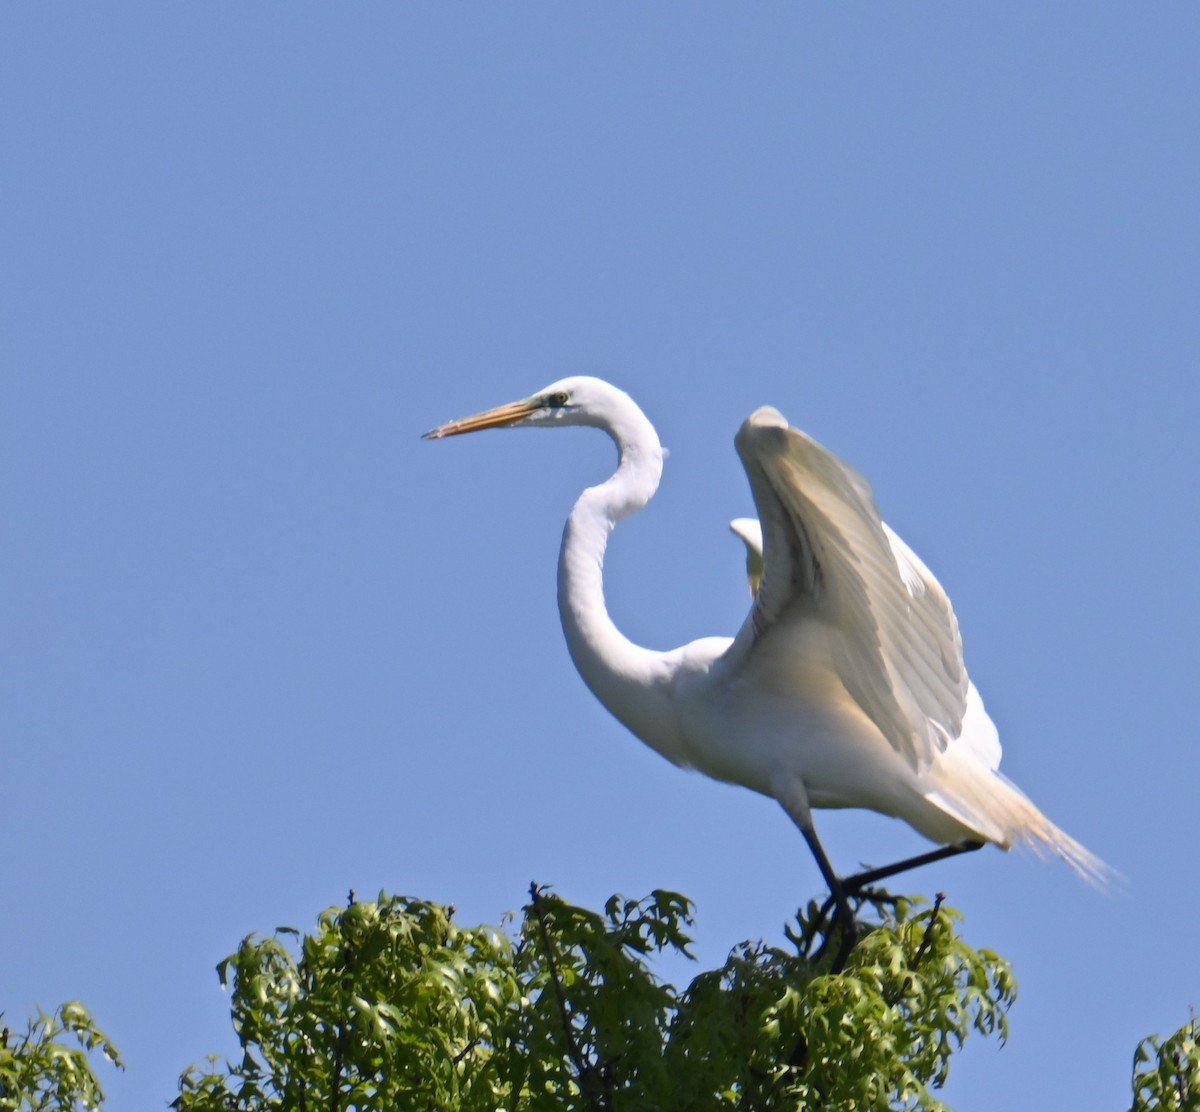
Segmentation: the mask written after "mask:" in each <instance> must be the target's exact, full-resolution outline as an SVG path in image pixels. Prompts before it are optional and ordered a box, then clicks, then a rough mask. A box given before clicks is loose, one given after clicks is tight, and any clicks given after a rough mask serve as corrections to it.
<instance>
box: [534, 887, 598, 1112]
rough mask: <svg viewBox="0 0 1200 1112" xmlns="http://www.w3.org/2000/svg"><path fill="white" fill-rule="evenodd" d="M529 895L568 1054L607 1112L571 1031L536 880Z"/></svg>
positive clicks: (582, 1083)
mask: <svg viewBox="0 0 1200 1112" xmlns="http://www.w3.org/2000/svg"><path fill="white" fill-rule="evenodd" d="M529 895H530V897H531V898H532V901H533V902H532V906H533V914H534V917H535V918H536V919H537V924H538V930H539V932H540V934H541V936H542V945H543V946H544V947H545V948H546V965H547V966H548V967H549V969H550V984H551V985H552V986H553V987H554V999H555V1000H556V1001H557V1002H558V1014H559V1018H560V1019H561V1020H562V1029H563V1038H565V1039H566V1041H567V1054H568V1056H569V1057H570V1059H571V1063H572V1064H573V1065H574V1066H575V1072H576V1074H578V1076H579V1087H580V1088H581V1089H582V1090H583V1091H584V1093H585V1094H586V1095H587V1098H588V1103H590V1104H591V1106H592V1107H593V1108H594V1109H596V1112H605V1109H606V1108H607V1102H606V1101H604V1100H603V1099H601V1096H600V1094H598V1093H597V1092H596V1091H595V1089H594V1087H593V1085H594V1079H593V1070H592V1067H591V1066H590V1065H588V1062H587V1059H586V1058H584V1056H583V1052H582V1051H581V1050H580V1049H579V1047H578V1046H577V1045H576V1043H575V1038H574V1036H573V1034H572V1031H571V1013H570V1011H569V1010H568V1008H567V1000H566V997H565V996H563V990H562V984H561V983H560V981H559V978H558V965H557V963H556V962H555V960H554V947H553V946H552V945H551V943H550V932H549V930H548V929H547V927H546V920H545V917H544V916H543V914H542V905H541V902H540V900H539V897H540V895H541V893H540V892H539V890H538V886H537V883H536V882H534V883H532V884H530V886H529Z"/></svg>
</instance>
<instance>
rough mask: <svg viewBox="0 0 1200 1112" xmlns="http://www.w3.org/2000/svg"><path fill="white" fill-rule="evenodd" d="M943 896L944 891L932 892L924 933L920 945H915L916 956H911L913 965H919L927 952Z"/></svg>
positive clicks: (944, 894)
mask: <svg viewBox="0 0 1200 1112" xmlns="http://www.w3.org/2000/svg"><path fill="white" fill-rule="evenodd" d="M945 898H946V893H945V892H937V893H935V894H934V897H933V910H932V911H931V912H930V913H929V922H928V923H926V924H925V935H924V937H923V938H922V939H921V945H920V946H918V947H917V953H916V956H915V957H914V958H913V965H920V964H921V959H922V958H923V957H924V956H925V955H926V954H927V953H928V952H929V946H930V944H931V943H932V942H933V926H934V924H935V923H936V922H937V921H938V912H940V911H941V909H942V901H943V900H945Z"/></svg>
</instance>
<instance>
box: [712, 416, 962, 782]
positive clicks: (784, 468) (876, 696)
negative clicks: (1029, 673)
mask: <svg viewBox="0 0 1200 1112" xmlns="http://www.w3.org/2000/svg"><path fill="white" fill-rule="evenodd" d="M735 443H736V445H737V450H738V454H739V455H740V456H741V457H742V462H743V464H744V465H745V468H746V474H747V476H748V477H749V480H750V489H751V492H752V494H753V495H754V502H755V505H756V506H757V508H758V515H759V519H760V521H761V526H762V545H763V571H762V580H761V583H760V585H759V588H758V593H757V595H756V596H755V601H754V606H753V608H752V609H751V612H750V616H749V617H748V618H747V619H746V622H745V624H744V625H743V627H742V630H741V632H739V634H738V636H737V638H736V640H735V641H734V643H733V645H732V646H731V647H730V649H729V651H728V653H727V654H726V665H727V666H729V667H732V668H734V669H736V668H738V667H739V665H740V664H742V663H745V661H746V660H747V659H748V658H749V657H750V656H751V655H752V654H754V653H755V652H756V651H762V650H761V645H762V642H763V641H764V640H765V639H767V638H768V635H769V634H770V632H771V631H772V630H773V629H776V628H778V627H782V626H785V625H787V624H788V623H793V622H795V623H800V622H811V621H819V622H821V623H822V624H823V625H824V626H825V627H826V628H827V629H828V630H829V631H831V633H832V634H833V636H832V637H830V638H828V639H827V643H828V644H829V645H830V646H831V649H830V652H831V654H832V659H830V660H829V662H828V663H829V665H830V666H831V667H833V668H834V669H835V670H836V672H837V673H838V675H839V677H840V678H841V681H842V683H843V684H844V686H845V688H846V690H847V692H848V693H849V695H850V697H851V698H852V699H854V701H855V702H856V703H857V704H858V706H859V707H860V708H861V709H862V710H863V712H864V713H865V714H866V715H867V716H868V717H869V718H870V719H871V720H872V721H873V722H874V723H875V724H876V726H878V728H879V730H880V732H881V733H882V734H883V735H884V737H885V738H887V740H888V741H889V742H890V743H891V744H892V745H893V746H894V747H895V748H896V750H897V751H898V752H900V753H901V754H903V755H904V756H905V757H906V758H907V759H908V760H909V761H910V762H912V764H913V765H914V767H922V766H924V765H926V764H928V762H929V761H930V760H931V759H932V757H933V754H934V753H935V752H938V751H941V750H943V749H944V748H945V746H946V744H947V742H949V741H950V740H951V739H953V738H955V737H957V736H958V735H959V733H960V732H961V730H962V723H963V715H964V713H965V711H966V703H967V673H966V669H965V667H964V666H963V659H962V641H961V639H960V637H959V632H958V622H957V620H956V619H955V617H954V611H953V609H952V608H951V606H950V600H949V599H948V598H947V597H946V594H945V592H944V591H943V590H942V588H941V586H940V585H939V584H938V582H937V580H936V579H934V577H933V575H932V574H931V573H930V571H929V569H928V568H926V567H925V565H924V564H923V563H922V562H921V560H920V559H919V558H918V557H917V556H916V555H915V554H914V553H913V552H912V550H911V549H910V548H909V547H908V546H907V545H906V544H905V543H904V542H903V541H901V540H900V538H899V537H897V536H896V535H895V533H893V532H892V531H891V530H890V529H889V528H888V527H887V526H886V525H884V523H883V522H882V520H881V519H880V516H879V511H878V510H877V509H876V508H875V502H874V499H873V498H872V496H871V488H870V487H869V486H868V484H867V482H866V480H865V479H864V478H863V477H862V476H861V475H859V474H858V472H857V471H855V470H854V469H853V468H851V467H849V466H847V465H846V464H845V463H843V462H842V461H841V460H839V459H838V458H837V457H836V456H834V455H833V454H832V453H831V452H829V451H827V450H826V449H825V448H823V447H821V445H820V444H818V443H817V442H816V441H815V440H813V439H811V438H810V437H808V436H806V435H805V434H804V433H802V432H800V431H798V430H797V429H793V428H789V427H788V424H787V421H786V420H785V419H784V417H783V415H782V414H781V413H779V412H778V411H777V410H774V409H770V408H764V409H760V410H757V411H756V412H755V413H753V414H752V415H751V416H750V417H749V418H748V419H747V420H746V422H745V423H744V424H743V425H742V427H741V429H740V430H739V432H738V435H737V439H736V441H735ZM735 531H736V532H738V533H739V535H741V536H742V537H743V539H744V540H747V544H748V546H749V539H748V538H747V536H746V534H745V532H744V531H742V530H735ZM805 644H808V642H806V641H805V639H803V638H789V637H779V638H774V637H771V638H770V646H769V648H768V649H767V650H766V651H778V652H787V651H799V650H789V646H796V645H805ZM788 664H792V665H794V667H795V668H796V669H797V670H802V669H804V668H805V667H806V666H811V664H810V662H808V661H806V660H804V659H797V660H796V661H794V662H784V665H785V667H786V666H788Z"/></svg>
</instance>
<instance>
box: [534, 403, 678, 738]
mask: <svg viewBox="0 0 1200 1112" xmlns="http://www.w3.org/2000/svg"><path fill="white" fill-rule="evenodd" d="M637 417H638V418H640V424H641V426H642V427H638V428H634V429H629V430H621V433H622V434H628V435H618V434H617V432H616V431H613V432H612V435H613V439H614V440H616V442H617V445H618V448H619V449H620V451H621V457H620V462H619V464H618V466H617V470H616V472H615V473H614V474H613V476H612V477H611V478H610V479H609V480H608V481H607V482H605V483H601V484H600V485H599V486H594V487H589V488H588V489H587V490H585V491H584V492H583V494H581V495H580V496H579V500H578V501H577V502H576V503H575V506H574V508H573V509H572V510H571V514H570V516H569V517H568V518H567V524H566V528H565V529H564V530H563V540H562V548H561V549H560V550H559V555H558V610H559V616H560V617H561V619H562V627H563V633H564V634H565V635H566V639H567V648H568V649H569V650H570V653H571V659H572V660H573V661H574V662H575V667H576V668H577V669H578V670H579V674H580V675H581V676H582V677H583V680H584V682H585V683H586V684H587V685H588V687H589V688H590V689H591V691H592V693H593V694H594V695H595V696H596V698H597V699H599V700H600V702H601V703H603V704H604V706H605V707H606V708H607V709H608V710H609V712H610V713H611V714H612V715H613V716H614V717H615V718H617V719H618V720H619V721H620V722H622V723H623V724H624V725H625V726H626V727H628V728H629V729H630V730H631V731H632V732H633V733H634V734H636V735H637V736H638V737H639V738H641V739H642V740H643V741H644V742H646V744H648V745H649V746H651V747H652V748H654V749H656V750H658V751H659V752H661V753H663V754H664V756H668V757H670V754H669V753H667V750H668V749H669V748H671V744H672V736H673V734H674V729H673V727H672V726H671V725H670V723H671V721H672V720H671V717H670V715H669V714H668V713H667V710H668V708H667V705H666V704H667V699H668V697H669V695H668V692H667V690H666V681H667V680H668V679H669V672H668V670H667V669H666V668H665V667H664V666H663V654H662V653H658V652H654V651H652V650H650V649H645V648H642V647H641V646H639V645H635V644H634V643H633V642H632V641H630V640H629V639H628V638H627V637H626V636H625V635H624V634H623V633H621V631H620V630H618V629H617V627H616V626H615V625H614V624H613V622H612V619H611V618H610V617H609V616H608V610H607V608H606V606H605V603H604V552H605V549H606V547H607V546H608V535H609V533H610V532H612V528H613V526H614V525H615V524H616V523H617V522H618V521H620V520H621V518H623V517H626V516H628V515H629V514H632V513H636V512H637V511H638V510H640V509H641V508H642V507H643V506H645V505H646V503H647V502H648V501H649V500H650V498H651V497H652V496H653V495H654V492H655V491H656V490H657V489H658V483H659V479H660V478H661V476H662V448H661V447H660V445H659V443H658V437H657V436H656V435H655V433H654V429H653V427H652V426H651V425H650V422H649V421H647V420H646V419H645V417H644V416H642V414H641V413H640V412H638V414H637ZM671 759H674V758H671Z"/></svg>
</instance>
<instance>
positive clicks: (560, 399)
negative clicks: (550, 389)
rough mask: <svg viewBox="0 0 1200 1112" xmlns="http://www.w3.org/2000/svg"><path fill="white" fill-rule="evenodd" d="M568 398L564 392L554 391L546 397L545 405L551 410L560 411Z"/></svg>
mask: <svg viewBox="0 0 1200 1112" xmlns="http://www.w3.org/2000/svg"><path fill="white" fill-rule="evenodd" d="M569 397H570V395H568V394H567V392H566V391H565V390H556V391H555V392H554V393H553V394H547V395H546V404H547V405H549V406H550V407H551V408H552V409H560V408H561V407H562V406H564V405H566V404H567V401H568V399H569Z"/></svg>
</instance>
